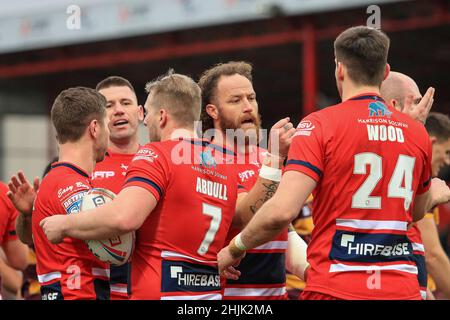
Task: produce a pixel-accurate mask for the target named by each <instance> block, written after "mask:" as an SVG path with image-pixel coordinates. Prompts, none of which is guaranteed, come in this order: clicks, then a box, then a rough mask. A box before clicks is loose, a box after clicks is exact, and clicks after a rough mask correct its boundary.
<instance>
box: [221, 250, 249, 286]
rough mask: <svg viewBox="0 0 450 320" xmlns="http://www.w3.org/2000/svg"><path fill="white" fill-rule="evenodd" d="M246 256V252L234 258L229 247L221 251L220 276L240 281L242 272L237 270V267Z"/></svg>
mask: <svg viewBox="0 0 450 320" xmlns="http://www.w3.org/2000/svg"><path fill="white" fill-rule="evenodd" d="M244 256H245V252H243V253H242V255H241V256H239V257H234V256H233V255H232V254H231V252H230V248H229V246H227V247H225V248H223V249H222V250H220V252H219V253H218V254H217V264H218V266H219V274H220V275H221V276H224V277H225V278H227V279H232V280H237V279H239V276H240V275H241V272H240V271H239V270H236V269H235V267H237V266H238V265H239V262H241V260H242V258H243V257H244Z"/></svg>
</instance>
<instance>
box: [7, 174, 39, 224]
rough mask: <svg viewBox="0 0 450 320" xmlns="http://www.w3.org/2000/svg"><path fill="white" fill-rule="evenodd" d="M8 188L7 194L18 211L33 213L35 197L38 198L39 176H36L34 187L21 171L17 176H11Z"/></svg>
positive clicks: (26, 213) (25, 213)
mask: <svg viewBox="0 0 450 320" xmlns="http://www.w3.org/2000/svg"><path fill="white" fill-rule="evenodd" d="M8 188H9V191H8V192H7V193H6V195H7V196H8V198H9V199H10V200H11V202H12V203H13V205H14V207H15V208H16V209H17V211H19V212H22V213H23V214H24V215H31V212H32V211H33V203H34V199H36V194H37V191H38V189H39V178H37V177H36V178H34V182H33V187H32V186H31V184H30V183H29V182H28V180H27V179H26V178H25V175H24V174H23V172H22V171H19V172H18V173H17V176H12V177H11V180H10V181H9V183H8Z"/></svg>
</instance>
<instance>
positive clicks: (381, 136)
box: [367, 124, 405, 143]
mask: <svg viewBox="0 0 450 320" xmlns="http://www.w3.org/2000/svg"><path fill="white" fill-rule="evenodd" d="M367 134H368V138H369V140H370V141H387V140H389V141H397V142H400V143H403V142H405V138H404V136H403V130H402V129H401V128H395V127H393V126H385V125H370V124H368V125H367Z"/></svg>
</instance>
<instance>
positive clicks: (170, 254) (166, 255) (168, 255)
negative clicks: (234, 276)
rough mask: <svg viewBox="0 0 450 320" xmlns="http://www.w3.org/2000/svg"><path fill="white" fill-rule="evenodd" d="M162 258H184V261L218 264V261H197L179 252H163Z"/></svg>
mask: <svg viewBox="0 0 450 320" xmlns="http://www.w3.org/2000/svg"><path fill="white" fill-rule="evenodd" d="M161 258H184V259H188V260H193V261H197V262H200V263H208V264H216V263H217V261H205V260H200V259H196V258H193V257H190V256H186V255H184V254H181V253H177V252H173V251H162V252H161Z"/></svg>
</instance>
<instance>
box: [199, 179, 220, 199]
mask: <svg viewBox="0 0 450 320" xmlns="http://www.w3.org/2000/svg"><path fill="white" fill-rule="evenodd" d="M195 191H197V192H198V193H202V194H205V195H207V196H210V197H214V198H217V199H219V200H225V201H227V200H228V197H227V186H226V185H224V184H222V183H219V182H212V181H208V180H204V179H202V178H198V177H197V186H196V188H195Z"/></svg>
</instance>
